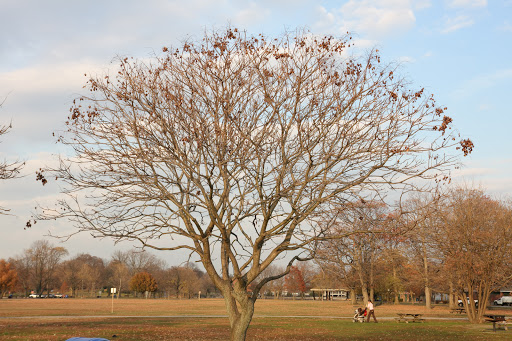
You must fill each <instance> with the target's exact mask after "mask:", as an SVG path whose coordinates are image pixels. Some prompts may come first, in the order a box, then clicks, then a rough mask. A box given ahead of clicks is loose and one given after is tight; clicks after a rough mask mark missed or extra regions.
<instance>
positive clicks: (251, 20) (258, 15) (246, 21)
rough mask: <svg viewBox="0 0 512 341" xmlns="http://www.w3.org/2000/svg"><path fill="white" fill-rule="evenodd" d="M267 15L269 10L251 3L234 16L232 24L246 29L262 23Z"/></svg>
mask: <svg viewBox="0 0 512 341" xmlns="http://www.w3.org/2000/svg"><path fill="white" fill-rule="evenodd" d="M269 15H270V10H269V9H267V8H262V7H260V6H259V5H258V4H256V3H255V2H251V3H250V4H249V6H248V7H246V8H244V9H242V10H240V11H239V12H238V13H236V14H235V16H234V18H233V23H234V24H235V25H240V26H244V27H247V26H248V25H252V24H256V23H258V22H262V21H264V20H265V19H266V18H267V17H268V16H269Z"/></svg>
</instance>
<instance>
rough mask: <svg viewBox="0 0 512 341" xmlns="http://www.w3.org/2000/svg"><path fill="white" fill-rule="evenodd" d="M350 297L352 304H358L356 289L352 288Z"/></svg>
mask: <svg viewBox="0 0 512 341" xmlns="http://www.w3.org/2000/svg"><path fill="white" fill-rule="evenodd" d="M350 299H351V300H352V305H356V304H357V301H356V289H354V288H352V289H350Z"/></svg>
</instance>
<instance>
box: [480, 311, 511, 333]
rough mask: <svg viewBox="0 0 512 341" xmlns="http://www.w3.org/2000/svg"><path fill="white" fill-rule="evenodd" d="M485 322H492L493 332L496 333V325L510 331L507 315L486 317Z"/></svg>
mask: <svg viewBox="0 0 512 341" xmlns="http://www.w3.org/2000/svg"><path fill="white" fill-rule="evenodd" d="M484 317H485V321H487V322H492V330H493V331H495V332H496V324H497V325H498V327H502V328H503V329H505V330H508V327H507V319H506V318H505V315H484Z"/></svg>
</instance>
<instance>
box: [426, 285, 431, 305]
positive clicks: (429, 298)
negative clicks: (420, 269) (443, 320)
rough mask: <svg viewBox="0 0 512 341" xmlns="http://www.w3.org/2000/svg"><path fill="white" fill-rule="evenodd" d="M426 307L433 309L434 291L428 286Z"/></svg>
mask: <svg viewBox="0 0 512 341" xmlns="http://www.w3.org/2000/svg"><path fill="white" fill-rule="evenodd" d="M425 308H427V309H432V293H431V292H430V288H429V287H428V286H425Z"/></svg>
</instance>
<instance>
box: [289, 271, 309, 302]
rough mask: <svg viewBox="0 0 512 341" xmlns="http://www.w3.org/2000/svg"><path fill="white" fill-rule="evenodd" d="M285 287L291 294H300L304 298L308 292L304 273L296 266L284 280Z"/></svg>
mask: <svg viewBox="0 0 512 341" xmlns="http://www.w3.org/2000/svg"><path fill="white" fill-rule="evenodd" d="M284 287H285V289H286V290H287V291H288V293H290V294H292V295H293V294H295V293H300V295H301V297H304V293H305V292H306V282H304V278H303V277H302V272H301V271H300V270H299V268H297V267H296V266H292V267H291V268H290V272H289V273H288V274H287V275H286V276H285V278H284Z"/></svg>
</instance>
